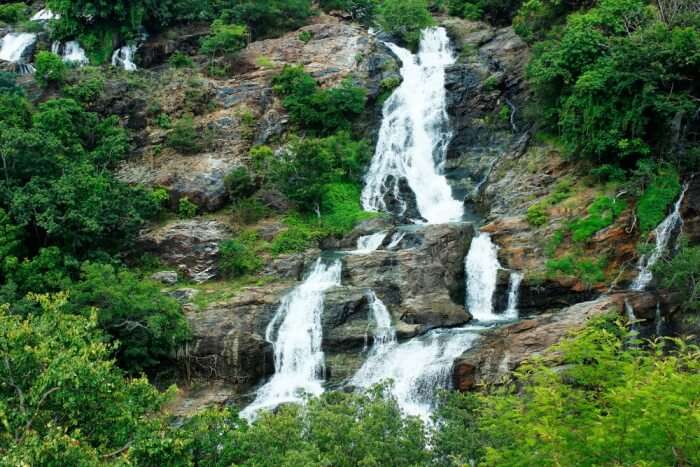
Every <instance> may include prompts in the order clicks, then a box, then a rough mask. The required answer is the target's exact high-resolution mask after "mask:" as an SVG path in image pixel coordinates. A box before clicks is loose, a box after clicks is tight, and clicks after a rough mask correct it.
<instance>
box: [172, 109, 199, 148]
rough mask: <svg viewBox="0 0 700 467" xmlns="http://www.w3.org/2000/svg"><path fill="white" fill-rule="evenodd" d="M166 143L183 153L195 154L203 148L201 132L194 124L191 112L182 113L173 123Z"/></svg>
mask: <svg viewBox="0 0 700 467" xmlns="http://www.w3.org/2000/svg"><path fill="white" fill-rule="evenodd" d="M166 143H167V144H168V146H170V147H171V148H173V149H175V150H176V151H179V152H181V153H183V154H196V153H198V152H200V151H201V150H202V149H203V142H202V137H201V133H200V130H199V129H198V128H197V127H196V126H195V124H194V118H193V117H192V114H187V115H184V116H183V117H182V118H181V119H180V120H178V121H176V122H175V123H174V124H173V129H172V130H170V132H169V133H168V136H167V138H166Z"/></svg>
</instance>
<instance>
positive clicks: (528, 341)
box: [453, 293, 629, 391]
mask: <svg viewBox="0 0 700 467" xmlns="http://www.w3.org/2000/svg"><path fill="white" fill-rule="evenodd" d="M628 296H629V295H628V294H625V293H620V294H615V295H610V296H604V297H601V298H598V299H596V300H594V301H590V302H583V303H579V304H576V305H573V306H571V307H569V308H565V309H563V310H561V311H559V312H557V313H549V314H545V315H542V316H538V317H536V318H533V319H528V320H524V321H520V322H518V323H515V324H511V325H508V326H504V327H501V328H497V329H493V330H489V331H485V332H484V333H483V335H482V336H481V337H480V338H479V340H478V341H477V343H476V344H475V345H474V346H473V347H472V348H471V349H469V350H468V351H467V352H465V353H464V354H463V355H462V356H461V357H460V358H459V359H458V360H457V361H456V362H455V364H454V367H453V380H454V385H455V387H456V388H457V389H459V390H460V391H469V390H474V389H477V388H479V387H480V386H482V385H493V384H501V383H503V382H505V381H506V380H508V379H509V378H510V377H511V372H512V371H513V370H515V369H516V368H518V367H519V366H520V365H521V364H522V363H523V362H524V361H526V360H528V359H530V358H532V357H534V356H536V355H541V354H543V353H544V352H545V351H546V350H547V349H548V348H549V347H551V346H552V345H554V344H556V343H557V342H559V341H561V340H562V339H563V338H564V337H566V336H567V335H568V334H569V333H570V332H571V331H574V330H576V329H580V328H582V327H583V326H585V324H586V322H587V321H588V320H590V319H591V318H593V317H596V316H601V315H604V314H606V313H611V312H613V313H621V311H622V310H623V309H624V301H625V299H626V298H627V297H628Z"/></svg>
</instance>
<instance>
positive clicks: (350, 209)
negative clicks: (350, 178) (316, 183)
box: [321, 182, 373, 235]
mask: <svg viewBox="0 0 700 467" xmlns="http://www.w3.org/2000/svg"><path fill="white" fill-rule="evenodd" d="M360 192H361V189H360V187H359V186H358V185H357V184H354V183H347V182H345V183H343V182H335V183H329V184H327V185H324V186H323V192H322V195H321V222H322V225H323V229H324V231H325V233H327V234H331V235H343V234H346V233H348V232H350V231H351V230H352V228H353V227H355V225H356V224H357V223H358V222H360V221H363V220H366V219H369V218H371V217H372V216H373V214H372V213H368V212H365V211H364V210H363V209H362V206H361V205H360Z"/></svg>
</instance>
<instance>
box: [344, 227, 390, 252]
mask: <svg viewBox="0 0 700 467" xmlns="http://www.w3.org/2000/svg"><path fill="white" fill-rule="evenodd" d="M386 236H387V232H377V233H375V234H372V235H365V236H363V237H360V238H358V239H357V249H356V250H355V251H353V252H352V253H354V254H360V255H364V254H367V253H371V252H373V251H377V249H378V248H379V247H380V246H382V242H384V239H385V238H386Z"/></svg>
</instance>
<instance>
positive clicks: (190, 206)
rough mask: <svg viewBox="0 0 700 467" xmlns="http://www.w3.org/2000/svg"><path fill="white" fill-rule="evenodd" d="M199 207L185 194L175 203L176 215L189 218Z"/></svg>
mask: <svg viewBox="0 0 700 467" xmlns="http://www.w3.org/2000/svg"><path fill="white" fill-rule="evenodd" d="M198 210H199V207H198V206H197V205H196V204H194V203H193V202H192V201H190V199H189V198H188V197H186V196H184V197H182V198H180V200H179V201H178V203H177V215H178V216H180V218H181V219H191V218H193V217H194V216H196V215H197V211H198Z"/></svg>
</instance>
